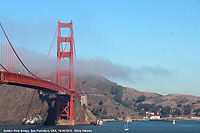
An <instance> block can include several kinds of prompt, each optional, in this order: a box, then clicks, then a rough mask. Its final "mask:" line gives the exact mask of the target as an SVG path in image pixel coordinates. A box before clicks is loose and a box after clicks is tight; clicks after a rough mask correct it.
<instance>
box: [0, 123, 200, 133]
mask: <svg viewBox="0 0 200 133" xmlns="http://www.w3.org/2000/svg"><path fill="white" fill-rule="evenodd" d="M9 130H10V131H11V132H31V133H32V132H34V131H35V132H36V133H39V132H58V133H59V132H62V133H64V132H77V133H78V132H82V133H83V132H93V133H125V132H127V133H200V121H182V122H177V123H176V124H175V125H173V124H172V122H162V121H133V122H132V123H129V131H124V123H122V122H106V123H104V125H103V126H99V127H98V126H90V125H87V126H85V125H82V126H75V127H69V126H0V132H1V133H2V132H3V131H5V132H9Z"/></svg>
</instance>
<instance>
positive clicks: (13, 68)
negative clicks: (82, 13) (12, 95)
mask: <svg viewBox="0 0 200 133" xmlns="http://www.w3.org/2000/svg"><path fill="white" fill-rule="evenodd" d="M0 26H1V28H0V30H1V31H0V32H1V36H0V45H1V46H0V52H1V54H0V55H1V57H0V68H1V69H0V70H1V71H0V84H4V85H7V84H11V85H16V86H24V87H29V88H33V89H38V90H42V91H50V92H52V93H54V94H56V95H57V97H56V103H57V104H56V105H57V107H56V108H57V114H56V115H57V117H56V122H57V123H60V124H69V125H74V118H73V98H78V99H79V100H80V99H81V96H80V88H79V87H74V84H75V81H74V79H75V78H74V73H73V72H74V70H73V66H74V38H73V22H72V21H71V22H70V23H61V22H60V21H58V25H57V29H56V33H55V35H54V39H53V42H52V44H51V47H50V50H49V52H48V54H47V57H48V56H49V54H50V52H51V51H52V46H53V44H54V40H55V37H56V35H57V55H56V56H57V57H56V58H57V65H56V67H55V68H54V70H53V71H52V73H50V74H49V75H45V76H41V75H39V73H40V72H41V71H42V69H41V68H39V69H38V71H36V72H35V73H34V72H32V71H31V70H30V69H29V68H28V67H27V66H26V65H25V63H24V62H23V61H22V59H21V58H20V57H19V55H18V53H17V51H16V50H15V48H14V46H13V44H12V43H11V41H10V40H9V38H8V36H7V34H6V32H5V30H4V28H3V26H2V24H1V23H0ZM61 29H68V31H69V32H68V35H67V37H63V36H61ZM63 45H64V46H63ZM66 59H68V60H66ZM36 60H37V59H36ZM63 64H64V67H61V66H63ZM66 64H67V65H66ZM62 78H65V81H63V80H62ZM49 79H51V80H49ZM52 79H53V80H52ZM62 82H65V83H64V84H62Z"/></svg>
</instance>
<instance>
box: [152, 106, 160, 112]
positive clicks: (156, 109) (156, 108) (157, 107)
mask: <svg viewBox="0 0 200 133" xmlns="http://www.w3.org/2000/svg"><path fill="white" fill-rule="evenodd" d="M161 108H162V105H156V106H155V107H154V108H153V112H154V113H156V112H158V111H159V110H160V109H161Z"/></svg>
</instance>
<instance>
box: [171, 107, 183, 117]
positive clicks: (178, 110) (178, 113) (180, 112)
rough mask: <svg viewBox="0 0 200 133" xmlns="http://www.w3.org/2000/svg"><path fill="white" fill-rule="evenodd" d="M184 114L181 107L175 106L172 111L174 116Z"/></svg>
mask: <svg viewBox="0 0 200 133" xmlns="http://www.w3.org/2000/svg"><path fill="white" fill-rule="evenodd" d="M181 114H182V111H181V110H180V109H179V108H175V109H173V111H172V115H174V116H180V115H181Z"/></svg>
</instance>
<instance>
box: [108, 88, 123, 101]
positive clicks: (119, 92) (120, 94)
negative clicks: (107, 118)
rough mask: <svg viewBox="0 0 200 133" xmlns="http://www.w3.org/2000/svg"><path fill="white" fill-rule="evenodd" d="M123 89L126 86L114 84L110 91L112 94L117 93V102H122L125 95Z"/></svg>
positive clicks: (115, 98)
mask: <svg viewBox="0 0 200 133" xmlns="http://www.w3.org/2000/svg"><path fill="white" fill-rule="evenodd" d="M123 90H124V87H122V86H119V85H118V86H112V88H111V91H110V93H111V94H112V95H115V97H114V100H115V101H116V102H121V101H122V97H123Z"/></svg>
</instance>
